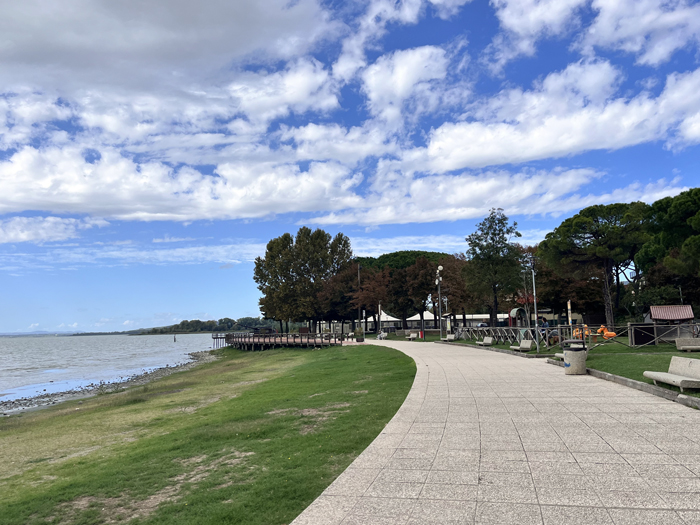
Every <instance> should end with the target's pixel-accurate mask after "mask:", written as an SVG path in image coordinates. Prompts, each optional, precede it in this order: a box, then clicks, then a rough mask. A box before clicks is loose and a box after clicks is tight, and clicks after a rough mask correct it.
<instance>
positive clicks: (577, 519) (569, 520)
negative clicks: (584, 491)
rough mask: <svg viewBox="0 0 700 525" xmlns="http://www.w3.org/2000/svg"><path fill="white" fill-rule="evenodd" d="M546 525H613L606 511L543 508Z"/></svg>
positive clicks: (591, 508)
mask: <svg viewBox="0 0 700 525" xmlns="http://www.w3.org/2000/svg"><path fill="white" fill-rule="evenodd" d="M542 517H543V518H544V525H592V524H595V525H612V524H613V520H612V518H611V517H610V515H609V514H608V511H607V510H606V509H601V508H595V507H554V506H544V505H543V506H542Z"/></svg>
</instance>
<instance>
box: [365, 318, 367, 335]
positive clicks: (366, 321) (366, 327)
mask: <svg viewBox="0 0 700 525" xmlns="http://www.w3.org/2000/svg"><path fill="white" fill-rule="evenodd" d="M365 333H367V318H366V317H365Z"/></svg>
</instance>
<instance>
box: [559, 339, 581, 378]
mask: <svg viewBox="0 0 700 525" xmlns="http://www.w3.org/2000/svg"><path fill="white" fill-rule="evenodd" d="M564 373H565V374H566V375H567V376H572V375H585V373H586V349H585V348H583V347H582V346H581V347H573V348H567V349H566V350H564Z"/></svg>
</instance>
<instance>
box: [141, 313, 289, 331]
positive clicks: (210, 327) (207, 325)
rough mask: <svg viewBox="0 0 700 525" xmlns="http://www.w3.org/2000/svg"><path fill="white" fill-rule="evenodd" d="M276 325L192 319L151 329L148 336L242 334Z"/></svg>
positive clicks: (244, 320)
mask: <svg viewBox="0 0 700 525" xmlns="http://www.w3.org/2000/svg"><path fill="white" fill-rule="evenodd" d="M274 326H276V323H275V321H274V320H272V319H263V318H260V317H241V318H239V319H238V320H234V319H230V318H228V317H224V318H223V319H219V320H218V321H214V320H210V321H200V320H199V319H193V320H191V321H188V320H184V321H180V322H179V323H178V324H174V325H170V326H160V327H158V328H152V329H151V330H149V331H148V332H146V333H148V334H173V333H178V334H180V333H187V334H190V333H199V332H243V331H248V330H252V329H255V328H273V327H274Z"/></svg>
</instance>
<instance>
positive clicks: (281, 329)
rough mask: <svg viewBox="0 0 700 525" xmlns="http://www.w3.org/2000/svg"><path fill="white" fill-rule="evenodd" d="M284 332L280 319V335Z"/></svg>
mask: <svg viewBox="0 0 700 525" xmlns="http://www.w3.org/2000/svg"><path fill="white" fill-rule="evenodd" d="M282 332H284V327H283V326H282V319H280V333H282Z"/></svg>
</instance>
